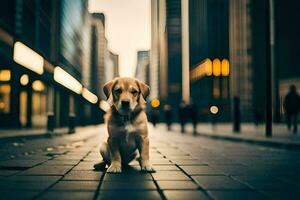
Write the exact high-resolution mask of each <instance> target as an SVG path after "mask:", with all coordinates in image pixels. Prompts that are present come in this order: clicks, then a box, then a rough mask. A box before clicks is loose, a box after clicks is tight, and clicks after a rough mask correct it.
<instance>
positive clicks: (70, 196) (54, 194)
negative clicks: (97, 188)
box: [39, 191, 94, 200]
mask: <svg viewBox="0 0 300 200" xmlns="http://www.w3.org/2000/svg"><path fill="white" fill-rule="evenodd" d="M93 197H94V192H86V191H84V192H76V191H72V192H65V191H48V192H46V193H44V194H43V195H42V196H41V197H40V198H39V199H43V200H53V199H63V200H82V199H85V200H88V199H90V200H92V199H93Z"/></svg>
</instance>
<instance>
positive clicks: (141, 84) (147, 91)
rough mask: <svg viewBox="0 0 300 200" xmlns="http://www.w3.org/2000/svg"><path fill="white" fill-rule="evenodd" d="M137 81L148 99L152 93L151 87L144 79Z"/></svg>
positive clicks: (144, 96)
mask: <svg viewBox="0 0 300 200" xmlns="http://www.w3.org/2000/svg"><path fill="white" fill-rule="evenodd" d="M136 82H137V84H138V86H139V88H140V90H141V93H142V95H143V98H144V99H146V98H147V97H148V96H149V94H150V87H149V86H148V85H146V84H145V83H143V82H142V81H139V80H136Z"/></svg>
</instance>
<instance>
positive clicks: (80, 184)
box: [50, 181, 99, 191]
mask: <svg viewBox="0 0 300 200" xmlns="http://www.w3.org/2000/svg"><path fill="white" fill-rule="evenodd" d="M98 185H99V181H60V182H58V183H56V184H55V185H54V186H53V187H52V188H51V189H50V191H55V190H60V191H96V189H97V187H98Z"/></svg>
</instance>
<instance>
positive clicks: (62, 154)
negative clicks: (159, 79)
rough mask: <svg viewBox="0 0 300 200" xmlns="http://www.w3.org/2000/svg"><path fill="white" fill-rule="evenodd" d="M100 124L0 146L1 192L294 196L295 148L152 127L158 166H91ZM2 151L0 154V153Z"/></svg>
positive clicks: (21, 195)
mask: <svg viewBox="0 0 300 200" xmlns="http://www.w3.org/2000/svg"><path fill="white" fill-rule="evenodd" d="M103 130H104V127H103V126H100V127H93V129H91V130H85V132H83V133H76V134H75V135H68V136H64V137H55V138H44V139H36V140H30V141H17V142H15V143H7V144H3V145H1V147H0V155H1V157H0V194H1V195H0V199H72V200H73V199H95V200H100V199H110V200H112V199H142V200H147V199H151V200H152V199H154V200H155V199H175V200H176V199H184V200H186V199H200V200H201V199H204V200H206V199H208V200H211V199H216V200H218V199H297V197H298V198H299V197H300V192H299V189H300V184H299V181H300V172H299V171H300V170H299V168H300V159H298V158H300V151H288V150H284V149H272V148H269V147H261V146H255V145H250V144H244V143H236V142H230V141H222V140H212V139H209V138H203V137H194V136H192V135H189V134H186V135H181V134H179V133H176V132H166V131H164V130H163V129H162V128H158V129H153V128H152V127H150V132H151V161H152V163H153V165H154V168H155V169H156V171H157V172H156V173H152V174H151V173H142V172H140V171H139V166H138V163H137V162H136V161H134V162H132V163H131V164H130V166H128V167H126V168H125V169H124V170H123V173H122V174H108V173H105V171H104V172H102V171H95V170H94V169H93V164H94V163H96V162H98V161H100V160H101V158H100V155H99V153H98V148H99V143H100V141H101V140H102V135H101V132H103ZM2 155H3V156H2Z"/></svg>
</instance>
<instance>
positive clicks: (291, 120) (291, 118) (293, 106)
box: [284, 85, 300, 134]
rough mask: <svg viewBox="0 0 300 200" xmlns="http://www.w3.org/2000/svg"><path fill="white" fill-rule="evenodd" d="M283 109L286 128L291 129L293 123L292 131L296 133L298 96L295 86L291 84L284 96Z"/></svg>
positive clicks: (298, 107)
mask: <svg viewBox="0 0 300 200" xmlns="http://www.w3.org/2000/svg"><path fill="white" fill-rule="evenodd" d="M284 109H285V113H286V117H287V125H288V129H289V130H291V127H292V125H293V133H295V134H296V133H297V125H298V113H299V110H300V97H299V95H298V93H297V90H296V86H295V85H291V86H290V91H289V93H288V94H287V95H286V96H285V98H284Z"/></svg>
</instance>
